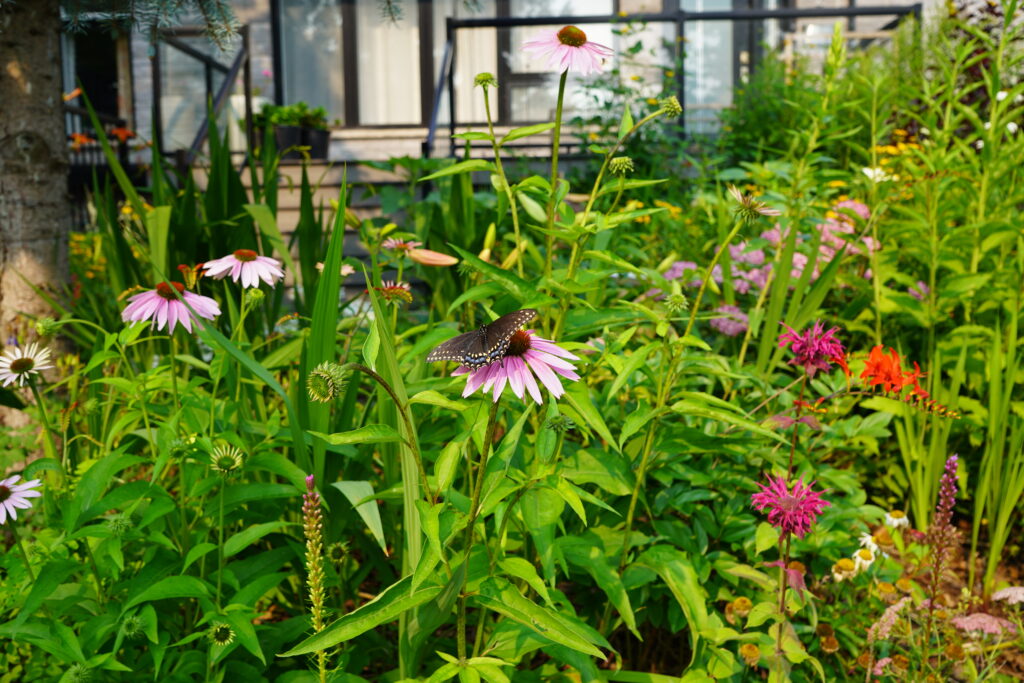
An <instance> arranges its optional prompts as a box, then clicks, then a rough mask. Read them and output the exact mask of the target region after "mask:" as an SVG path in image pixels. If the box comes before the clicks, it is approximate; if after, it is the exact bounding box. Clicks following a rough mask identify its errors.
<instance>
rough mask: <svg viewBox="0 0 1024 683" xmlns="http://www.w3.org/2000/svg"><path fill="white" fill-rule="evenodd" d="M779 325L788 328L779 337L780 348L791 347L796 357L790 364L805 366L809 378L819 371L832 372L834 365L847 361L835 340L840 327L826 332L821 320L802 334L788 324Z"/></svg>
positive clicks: (840, 346) (840, 345)
mask: <svg viewBox="0 0 1024 683" xmlns="http://www.w3.org/2000/svg"><path fill="white" fill-rule="evenodd" d="M779 324H780V325H782V326H783V327H785V328H786V332H784V333H782V334H781V335H780V336H779V348H785V347H786V345H787V344H788V345H790V350H791V351H792V352H793V355H794V356H795V357H794V358H793V359H792V360H791V361H789V364H790V365H802V366H804V372H806V373H807V376H808V377H814V374H815V373H816V372H817V371H818V370H830V369H831V368H832V363H836V362H839V361H840V360H841V359H845V356H846V352H845V351H844V349H843V345H842V344H840V343H839V340H838V339H836V338H835V334H836V332H838V331H839V328H838V327H833V328H832V329H831V330H828V331H827V332H826V331H825V326H824V325H822V324H821V321H820V320H819V321H818V322H815V323H814V325H813V326H812V327H810V328H808V329H807V330H806V331H804V333H803V334H801V333H799V332H797V331H796V330H794V329H793V328H792V327H790V326H789V325H787V324H786V323H779Z"/></svg>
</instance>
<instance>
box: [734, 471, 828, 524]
mask: <svg viewBox="0 0 1024 683" xmlns="http://www.w3.org/2000/svg"><path fill="white" fill-rule="evenodd" d="M758 486H760V487H761V490H760V491H759V492H758V493H755V494H753V495H752V496H751V497H750V500H751V501H752V502H753V504H754V508H756V509H757V510H761V511H763V510H764V509H765V508H768V523H769V524H771V525H772V526H774V527H775V528H777V529H779V530H780V531H782V532H783V533H788V534H794V535H795V536H796V537H797V538H803V537H804V535H805V534H806V533H807V532H808V531H810V528H811V525H812V524H814V521H815V520H816V519H817V518H818V515H820V514H821V511H822V509H824V507H825V506H826V505H830V503H829V502H828V501H827V500H824V499H823V498H822V497H821V494H822V493H824V491H822V492H818V491H813V490H812V489H811V487H812V486H814V482H811V483H810V484H809V485H808V484H804V481H803V479H799V480H797V482H796V483H795V484H793V488H792V489H790V488H789V486H788V485H787V484H786V480H785V478H783V477H781V476H780V477H772V476H769V477H768V483H767V484H758Z"/></svg>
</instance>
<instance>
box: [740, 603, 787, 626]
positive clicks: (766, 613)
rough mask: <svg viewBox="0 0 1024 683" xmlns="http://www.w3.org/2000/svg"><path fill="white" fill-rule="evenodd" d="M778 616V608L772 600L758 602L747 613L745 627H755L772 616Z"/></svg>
mask: <svg viewBox="0 0 1024 683" xmlns="http://www.w3.org/2000/svg"><path fill="white" fill-rule="evenodd" d="M778 616H779V608H778V605H776V604H775V603H774V602H767V601H766V602H759V603H757V604H756V605H754V607H753V609H751V610H750V614H748V615H747V628H757V627H758V626H760V625H761V624H763V623H764V622H766V621H768V620H769V619H771V618H772V617H778Z"/></svg>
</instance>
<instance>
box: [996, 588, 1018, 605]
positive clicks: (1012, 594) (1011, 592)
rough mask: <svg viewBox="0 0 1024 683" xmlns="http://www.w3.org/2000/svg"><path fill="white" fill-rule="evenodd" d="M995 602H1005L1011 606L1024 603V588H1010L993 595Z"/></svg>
mask: <svg viewBox="0 0 1024 683" xmlns="http://www.w3.org/2000/svg"><path fill="white" fill-rule="evenodd" d="M992 599H993V600H1000V601H1002V600H1005V601H1006V602H1007V603H1008V604H1010V605H1017V604H1019V603H1022V602H1024V586H1010V587H1009V588H1003V589H1002V590H998V591H996V592H995V593H993V594H992Z"/></svg>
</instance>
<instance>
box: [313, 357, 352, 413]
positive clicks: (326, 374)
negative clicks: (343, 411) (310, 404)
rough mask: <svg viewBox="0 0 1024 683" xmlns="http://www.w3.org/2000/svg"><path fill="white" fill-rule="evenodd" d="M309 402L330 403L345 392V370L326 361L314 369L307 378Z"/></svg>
mask: <svg viewBox="0 0 1024 683" xmlns="http://www.w3.org/2000/svg"><path fill="white" fill-rule="evenodd" d="M306 389H307V391H308V392H309V400H311V401H317V402H319V403H330V402H331V401H333V400H334V399H335V398H337V397H338V396H340V395H341V394H342V393H343V392H344V391H345V370H344V369H343V368H342V367H341V366H340V365H338V364H337V363H333V362H331V361H324V362H323V363H320V365H318V366H316V367H315V368H313V370H312V372H310V373H309V376H308V377H306Z"/></svg>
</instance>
